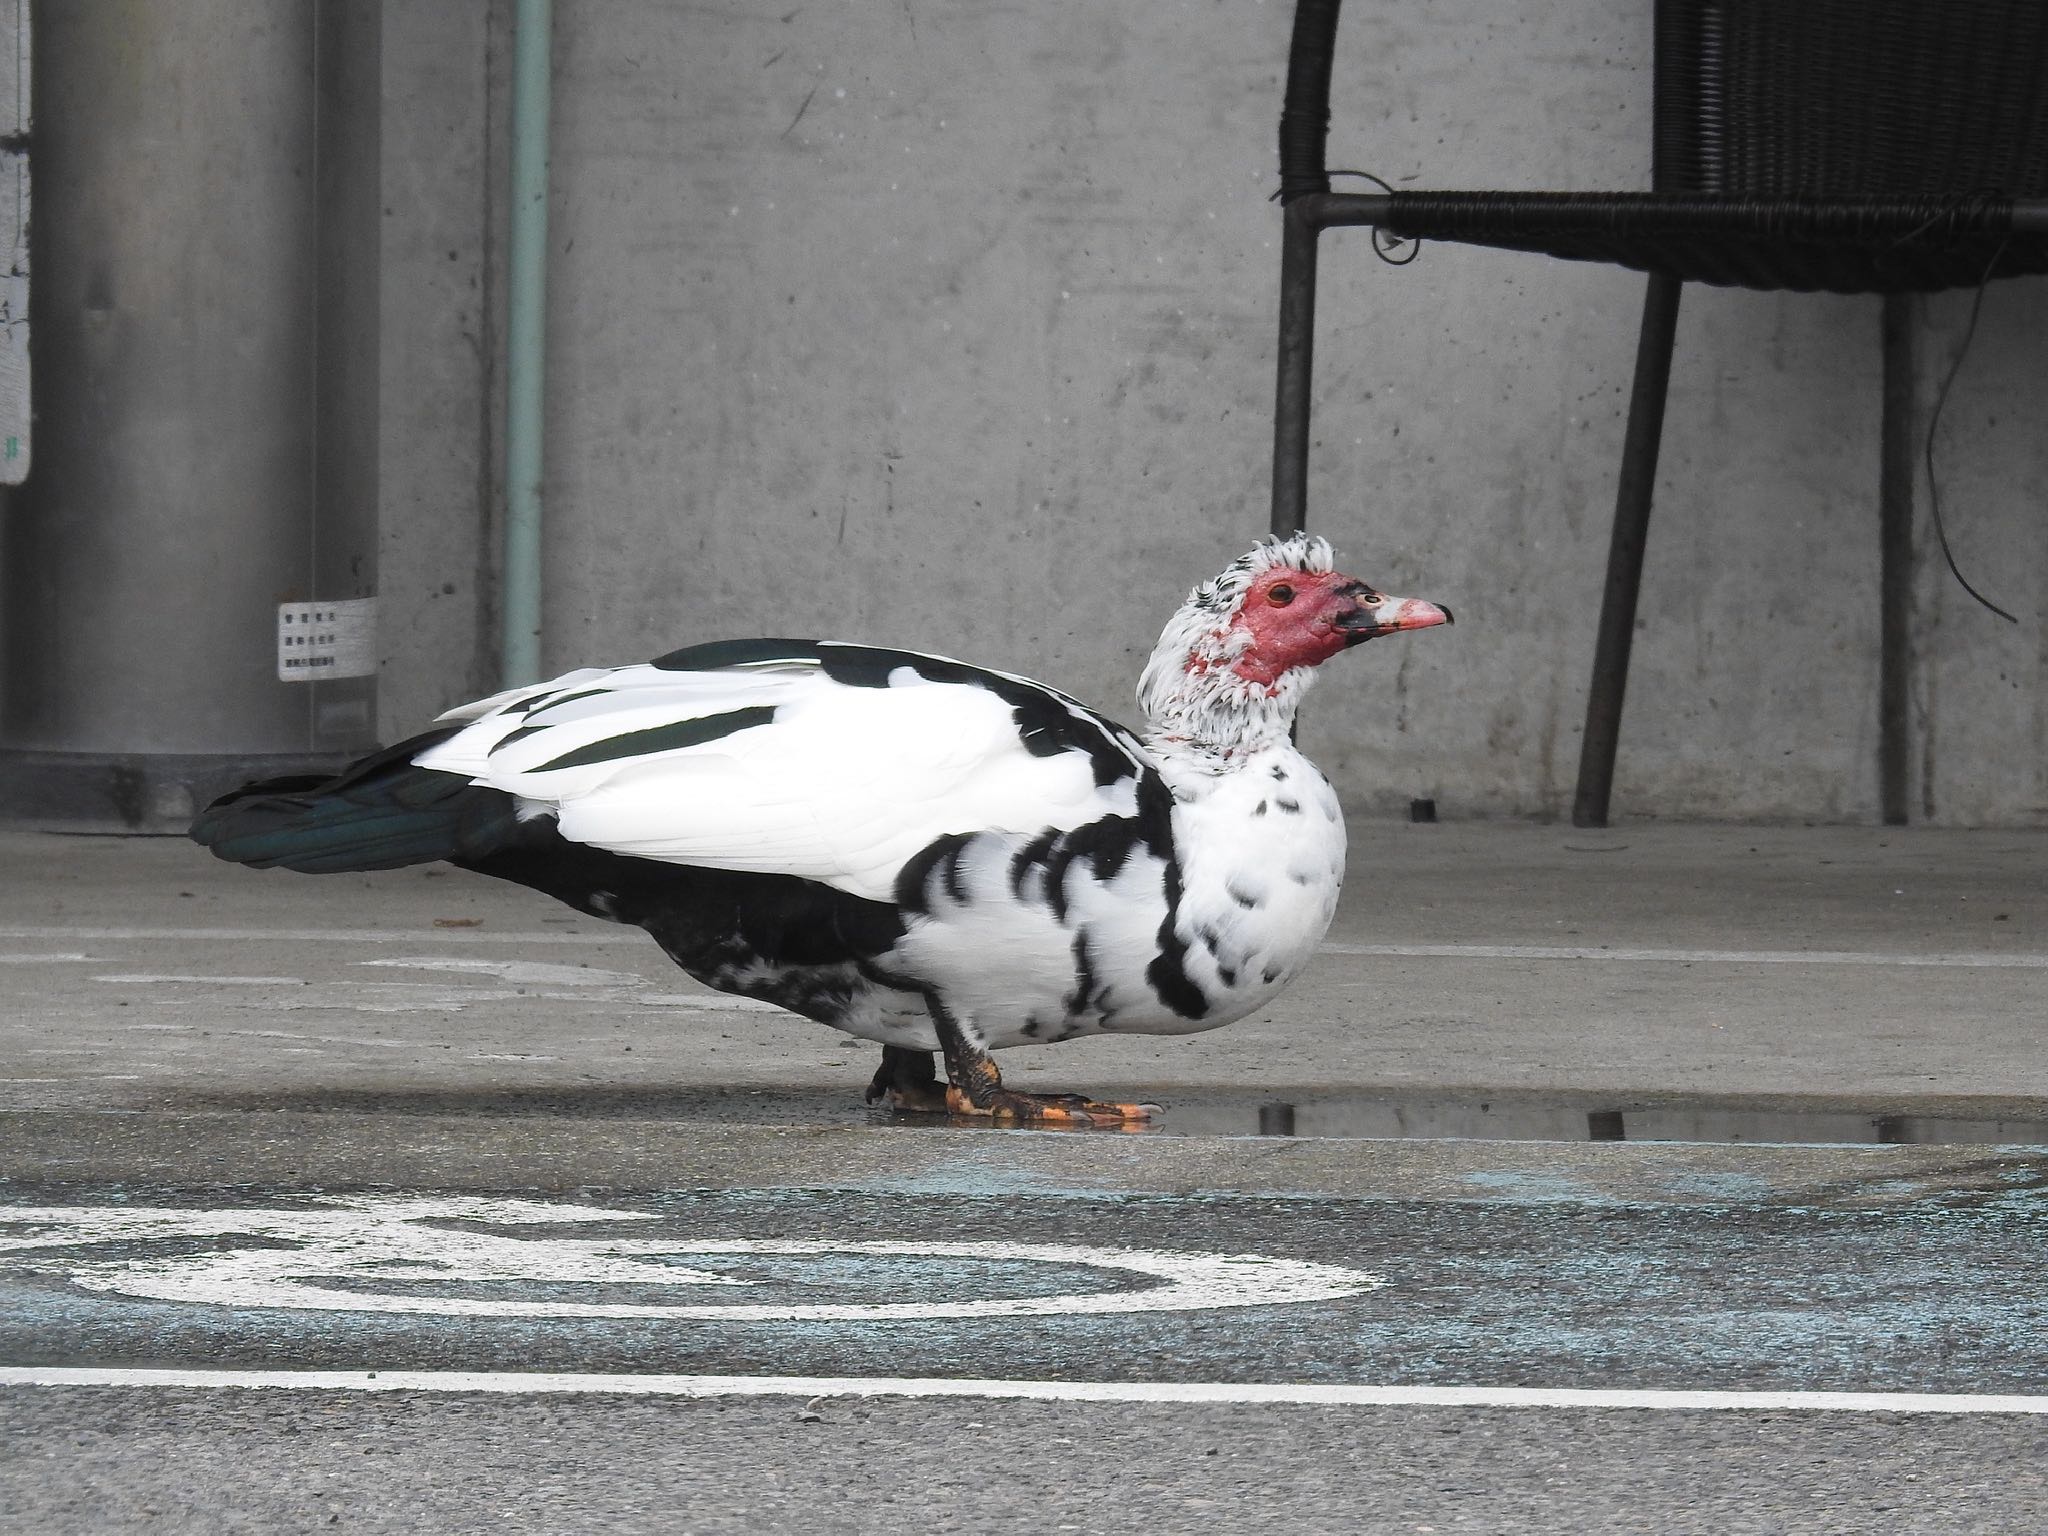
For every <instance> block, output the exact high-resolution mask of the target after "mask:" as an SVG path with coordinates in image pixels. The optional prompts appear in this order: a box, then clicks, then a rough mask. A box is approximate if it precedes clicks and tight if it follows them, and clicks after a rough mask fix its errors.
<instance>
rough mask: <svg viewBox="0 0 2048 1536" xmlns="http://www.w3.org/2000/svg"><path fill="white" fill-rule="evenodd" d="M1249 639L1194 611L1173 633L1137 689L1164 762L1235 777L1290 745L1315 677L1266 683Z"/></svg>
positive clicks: (1152, 743) (1148, 733)
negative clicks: (1250, 656) (1250, 660)
mask: <svg viewBox="0 0 2048 1536" xmlns="http://www.w3.org/2000/svg"><path fill="white" fill-rule="evenodd" d="M1248 638H1249V637H1247V636H1246V635H1245V634H1244V632H1243V631H1242V630H1240V629H1233V628H1231V627H1229V626H1227V625H1223V624H1219V623H1218V622H1217V619H1216V616H1215V615H1213V614H1204V613H1203V612H1201V611H1200V610H1198V609H1195V608H1192V607H1189V608H1183V609H1182V610H1181V611H1180V612H1179V613H1177V614H1175V615H1174V618H1173V621H1172V622H1171V623H1170V624H1168V625H1167V626H1166V632H1165V634H1163V635H1161V636H1160V638H1159V645H1158V647H1157V648H1156V649H1155V650H1154V651H1153V652H1152V658H1151V660H1150V661H1148V662H1147V663H1146V664H1145V671H1144V674H1143V676H1142V677H1141V678H1140V679H1139V682H1138V704H1139V707H1140V708H1142V709H1143V710H1144V712H1145V743H1146V745H1147V746H1148V747H1150V748H1151V749H1152V750H1153V751H1154V752H1155V753H1156V754H1158V755H1159V756H1160V757H1161V758H1162V759H1165V760H1168V761H1170V762H1172V763H1174V764H1175V765H1176V766H1180V767H1183V768H1185V769H1187V770H1189V771H1191V772H1197V773H1208V774H1223V773H1234V772H1237V771H1238V770H1240V769H1241V768H1242V767H1243V766H1244V765H1245V763H1246V762H1247V761H1248V760H1249V759H1250V758H1251V757H1252V755H1253V754H1254V753H1257V752H1261V751H1264V750H1266V749H1267V748H1270V747H1284V746H1286V745H1288V743H1289V741H1290V739H1291V736H1292V732H1293V729H1294V715H1295V711H1296V710H1297V709H1299V708H1300V705H1301V697H1302V695H1303V694H1304V693H1306V692H1307V691H1308V688H1309V685H1310V683H1312V682H1313V681H1314V680H1315V671H1314V669H1313V668H1310V667H1295V668H1291V669H1289V670H1288V671H1285V672H1282V673H1280V674H1279V675H1278V676H1276V677H1264V676H1261V675H1259V674H1258V671H1257V669H1256V668H1255V667H1253V668H1248V667H1246V665H1245V649H1246V644H1247V641H1248ZM1248 671H1249V672H1250V673H1251V674H1252V675H1247V672H1248Z"/></svg>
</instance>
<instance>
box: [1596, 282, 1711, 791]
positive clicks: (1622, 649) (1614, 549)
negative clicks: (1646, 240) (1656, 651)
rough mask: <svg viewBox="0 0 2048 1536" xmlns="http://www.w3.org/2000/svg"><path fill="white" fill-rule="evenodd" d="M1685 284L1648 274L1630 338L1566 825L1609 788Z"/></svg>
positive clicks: (1626, 683) (1626, 686) (1612, 780)
mask: <svg viewBox="0 0 2048 1536" xmlns="http://www.w3.org/2000/svg"><path fill="white" fill-rule="evenodd" d="M1684 286H1685V285H1684V283H1683V282H1682V281H1681V280H1680V279H1678V278H1676V277H1672V276H1670V275H1668V274H1666V273H1661V272H1659V273H1653V274H1651V277H1650V281H1649V286H1648V287H1647V289H1645V291H1644V294H1643V328H1642V332H1641V334H1640V336H1639V337H1638V339H1637V341H1636V379H1635V386H1634V388H1633V390H1632V391H1631V392H1630V395H1629V403H1628V429H1627V431H1626V433H1625V434H1624V435H1623V438H1622V449H1621V479H1620V483H1619V484H1618V485H1617V486H1616V488H1615V493H1614V536H1613V539H1612V540H1611V542H1610V543H1609V545H1608V550H1607V585H1606V590H1605V591H1604V593H1603V594H1602V596H1601V600H1600V632H1599V638H1598V639H1597V640H1596V641H1595V643H1594V647H1593V681H1592V686H1591V687H1590V688H1589V689H1588V691H1587V695H1586V735H1585V739H1584V741H1583V742H1581V743H1580V747H1579V786H1578V793H1577V795H1576V796H1575V797H1574V799H1573V801H1572V825H1573V826H1576V827H1604V826H1606V825H1607V804H1608V801H1609V799H1610V798H1611V797H1612V795H1613V793H1614V754H1615V748H1616V745H1617V744H1618V742H1619V741H1620V737H1621V701H1622V695H1623V694H1624V693H1625V692H1626V691H1627V689H1628V658H1629V649H1630V646H1631V645H1632V644H1633V642H1634V640H1635V627H1636V593H1637V592H1638V590H1639V589H1640V588H1641V586H1642V581H1643V545H1644V542H1645V540H1646V539H1647V537H1648V535H1649V530H1650V498H1651V494H1652V492H1654V491H1655V490H1656V486H1657V449H1658V446H1659V444H1660V443H1661V441H1662V439H1663V436H1664V396H1665V392H1666V390H1667V389H1668V388H1669V386H1670V382H1671V344H1672V340H1673V338H1674V337H1675V336H1676V335H1677V332H1678V296H1679V293H1680V291H1681V290H1682V289H1683V287H1684Z"/></svg>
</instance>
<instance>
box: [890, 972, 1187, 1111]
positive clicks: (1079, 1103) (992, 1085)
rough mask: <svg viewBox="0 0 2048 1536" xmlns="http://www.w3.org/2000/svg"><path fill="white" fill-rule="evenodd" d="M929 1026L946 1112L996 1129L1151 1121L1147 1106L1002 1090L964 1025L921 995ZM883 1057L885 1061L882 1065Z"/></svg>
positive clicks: (932, 999) (985, 1050) (934, 1000)
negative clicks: (941, 1066)
mask: <svg viewBox="0 0 2048 1536" xmlns="http://www.w3.org/2000/svg"><path fill="white" fill-rule="evenodd" d="M925 1006H926V1008H928V1009H929V1010H930V1012H931V1016H932V1026H933V1028H934V1029H936V1030H937V1031H938V1036H939V1045H940V1047H941V1049H942V1050H943V1051H944V1052H945V1057H946V1076H947V1077H948V1078H950V1079H951V1082H950V1083H949V1084H948V1085H947V1088H946V1110H947V1112H948V1113H949V1114H955V1115H974V1116H980V1117H984V1118H986V1119H989V1120H993V1121H995V1122H996V1123H997V1124H1039V1125H1127V1124H1131V1123H1133V1122H1137V1121H1144V1120H1149V1119H1151V1118H1152V1107H1151V1106H1150V1105H1148V1104H1105V1103H1100V1102H1098V1101H1097V1100H1094V1099H1089V1098H1083V1097H1082V1096H1081V1095H1080V1094H1078V1093H1019V1092H1018V1091H1017V1090H1016V1089H1014V1088H1005V1087H1004V1086H1003V1074H1002V1073H1001V1072H1000V1071H998V1070H997V1068H996V1064H995V1058H994V1057H992V1056H990V1055H989V1053H988V1048H987V1047H986V1046H985V1045H984V1044H982V1042H981V1041H980V1040H979V1039H978V1038H976V1036H975V1032H974V1031H973V1030H972V1029H971V1027H970V1026H969V1025H967V1024H966V1023H964V1022H963V1021H962V1020H960V1019H958V1018H956V1017H955V1016H954V1015H953V1014H952V1012H951V1011H950V1010H948V1009H947V1007H946V1005H945V1004H944V1003H942V1002H940V1001H939V999H938V997H937V996H936V995H934V994H932V993H929V992H927V993H926V994H925ZM886 1059H887V1058H886V1057H885V1058H884V1060H885V1061H886Z"/></svg>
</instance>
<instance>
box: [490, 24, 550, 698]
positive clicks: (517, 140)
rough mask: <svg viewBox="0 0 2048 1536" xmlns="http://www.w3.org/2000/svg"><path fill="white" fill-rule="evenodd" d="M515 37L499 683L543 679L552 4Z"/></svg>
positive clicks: (522, 26)
mask: <svg viewBox="0 0 2048 1536" xmlns="http://www.w3.org/2000/svg"><path fill="white" fill-rule="evenodd" d="M513 28H514V30H513V38H512V196H511V226H512V227H511V244H510V250H509V252H508V255H507V263H506V275H505V286H506V290H507V307H508V313H507V315H506V324H505V332H506V337H505V349H506V357H505V543H504V559H503V568H502V575H501V581H500V589H499V616H500V620H501V623H502V635H501V648H500V651H499V672H500V679H499V680H500V682H501V683H502V684H503V685H504V686H506V687H512V686H515V685H517V684H519V683H530V682H534V681H537V680H538V679H539V677H540V675H541V645H540V630H541V475H542V455H541V447H542V441H543V432H544V430H545V418H544V414H543V404H544V401H545V398H546V391H545V381H546V371H547V273H548V266H547V263H548V119H549V116H550V107H551V101H550V66H551V48H550V42H551V34H552V28H553V6H552V0H518V10H517V13H516V16H515V19H514V22H513Z"/></svg>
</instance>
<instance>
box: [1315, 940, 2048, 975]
mask: <svg viewBox="0 0 2048 1536" xmlns="http://www.w3.org/2000/svg"><path fill="white" fill-rule="evenodd" d="M1323 949H1324V951H1325V952H1326V953H1328V954H1332V955H1382V956H1386V957H1387V958H1389V959H1401V960H1620V961H1628V962H1632V963H1634V964H1638V965H1641V964H1677V965H1879V966H1933V967H1938V968H1956V969H1965V970H1976V969H1983V970H2019V971H2040V970H2048V955H1970V954H1925V955H1919V954H1909V953H1905V952H1902V951H1866V950H1855V949H1616V948H1601V947H1599V946H1596V945H1568V944H1325V945H1324V946H1323Z"/></svg>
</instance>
